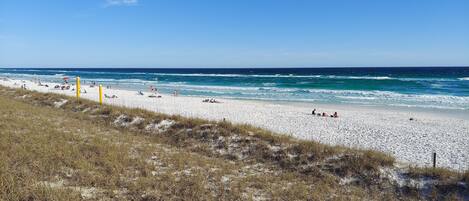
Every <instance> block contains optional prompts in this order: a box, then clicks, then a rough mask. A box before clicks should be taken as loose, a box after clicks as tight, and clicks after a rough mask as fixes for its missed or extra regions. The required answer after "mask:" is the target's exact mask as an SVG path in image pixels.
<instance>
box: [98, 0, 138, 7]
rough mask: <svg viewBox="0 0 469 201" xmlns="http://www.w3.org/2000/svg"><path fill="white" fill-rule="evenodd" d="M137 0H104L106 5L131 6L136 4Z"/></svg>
mask: <svg viewBox="0 0 469 201" xmlns="http://www.w3.org/2000/svg"><path fill="white" fill-rule="evenodd" d="M137 3H138V0H106V7H107V6H132V5H137Z"/></svg>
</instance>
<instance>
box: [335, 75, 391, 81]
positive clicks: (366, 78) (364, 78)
mask: <svg viewBox="0 0 469 201" xmlns="http://www.w3.org/2000/svg"><path fill="white" fill-rule="evenodd" d="M326 78H332V79H363V80H391V79H396V78H391V77H387V76H337V75H328V76H326Z"/></svg>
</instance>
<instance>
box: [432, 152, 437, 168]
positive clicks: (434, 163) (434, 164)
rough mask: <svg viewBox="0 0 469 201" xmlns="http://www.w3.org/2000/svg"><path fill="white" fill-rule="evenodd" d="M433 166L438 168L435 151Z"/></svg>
mask: <svg viewBox="0 0 469 201" xmlns="http://www.w3.org/2000/svg"><path fill="white" fill-rule="evenodd" d="M433 168H436V153H433Z"/></svg>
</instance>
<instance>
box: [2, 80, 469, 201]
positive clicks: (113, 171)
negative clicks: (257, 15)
mask: <svg viewBox="0 0 469 201" xmlns="http://www.w3.org/2000/svg"><path fill="white" fill-rule="evenodd" d="M393 164H394V158H392V157H391V156H389V155H387V154H383V153H380V152H375V151H369V150H356V149H350V148H345V147H340V146H327V145H323V144H320V143H317V142H310V141H302V140H297V139H293V138H290V137H286V136H284V135H279V134H275V133H272V132H270V131H266V130H263V129H260V128H256V127H253V126H250V125H236V124H232V123H229V122H215V121H207V120H202V119H191V118H184V117H181V116H170V115H165V114H158V113H153V112H149V111H145V110H140V109H129V108H122V107H115V106H112V107H111V106H109V105H103V106H99V105H98V104H97V103H95V102H91V101H87V100H82V101H80V102H77V101H76V100H75V99H73V98H70V97H65V96H60V95H55V94H44V93H36V92H30V91H21V90H14V89H9V88H4V87H0V200H99V199H104V200H108V199H111V200H259V199H261V200H262V199H269V200H270V199H273V200H383V199H384V200H419V199H431V198H436V199H453V198H454V199H458V198H460V196H461V195H465V194H466V193H468V192H467V189H463V188H462V187H457V186H455V185H456V183H457V182H461V181H466V182H467V181H468V180H469V179H468V178H469V174H468V173H466V174H462V175H461V174H457V173H454V172H451V171H448V170H429V169H422V168H420V169H419V168H411V171H410V172H409V175H411V176H412V177H414V178H418V177H425V176H426V175H427V174H431V175H439V176H438V177H435V178H437V179H440V180H441V181H442V182H443V183H444V184H445V186H444V188H443V186H442V185H434V186H433V187H432V188H433V190H432V194H430V195H424V194H422V193H420V191H419V190H418V189H411V187H406V188H405V189H403V188H402V187H400V186H398V185H396V184H395V183H394V182H393V181H391V180H389V179H388V178H386V177H384V176H383V175H382V169H383V168H384V169H386V168H387V169H393V168H394V167H393ZM432 171H433V172H432ZM435 171H436V172H438V173H436V172H435ZM451 185H453V186H452V187H451ZM450 187H451V188H450Z"/></svg>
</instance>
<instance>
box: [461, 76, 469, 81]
mask: <svg viewBox="0 0 469 201" xmlns="http://www.w3.org/2000/svg"><path fill="white" fill-rule="evenodd" d="M458 80H465V81H467V80H469V77H461V78H458Z"/></svg>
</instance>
